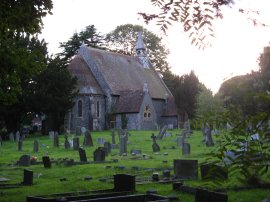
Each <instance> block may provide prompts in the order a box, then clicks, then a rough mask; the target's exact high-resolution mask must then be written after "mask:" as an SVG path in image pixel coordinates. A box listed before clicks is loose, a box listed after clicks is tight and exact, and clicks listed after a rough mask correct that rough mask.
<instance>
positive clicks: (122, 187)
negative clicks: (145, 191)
mask: <svg viewBox="0 0 270 202" xmlns="http://www.w3.org/2000/svg"><path fill="white" fill-rule="evenodd" d="M113 178H114V191H116V192H126V191H127V192H128V191H136V180H135V176H133V175H128V174H116V175H114V176H113ZM138 201H139V200H138ZM143 201H144V200H143Z"/></svg>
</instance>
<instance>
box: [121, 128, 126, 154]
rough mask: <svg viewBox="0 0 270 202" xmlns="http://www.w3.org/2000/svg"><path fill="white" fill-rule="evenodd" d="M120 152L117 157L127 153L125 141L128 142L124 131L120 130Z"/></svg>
mask: <svg viewBox="0 0 270 202" xmlns="http://www.w3.org/2000/svg"><path fill="white" fill-rule="evenodd" d="M119 138H120V141H119V143H120V148H119V149H120V151H119V155H123V154H124V153H125V154H126V153H127V141H128V134H127V132H126V131H124V130H122V129H120V135H119Z"/></svg>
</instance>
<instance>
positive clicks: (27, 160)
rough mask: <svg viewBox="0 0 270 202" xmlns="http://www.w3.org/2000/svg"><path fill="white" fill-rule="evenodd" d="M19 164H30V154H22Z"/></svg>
mask: <svg viewBox="0 0 270 202" xmlns="http://www.w3.org/2000/svg"><path fill="white" fill-rule="evenodd" d="M18 165H19V166H30V155H28V154H25V155H22V156H21V157H20V159H19V161H18Z"/></svg>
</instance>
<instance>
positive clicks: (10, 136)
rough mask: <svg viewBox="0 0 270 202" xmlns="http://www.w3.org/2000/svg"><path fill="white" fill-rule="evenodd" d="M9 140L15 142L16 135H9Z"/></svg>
mask: <svg viewBox="0 0 270 202" xmlns="http://www.w3.org/2000/svg"><path fill="white" fill-rule="evenodd" d="M9 140H10V141H11V142H14V134H13V132H11V133H9Z"/></svg>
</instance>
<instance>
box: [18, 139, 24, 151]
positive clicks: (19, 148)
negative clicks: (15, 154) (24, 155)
mask: <svg viewBox="0 0 270 202" xmlns="http://www.w3.org/2000/svg"><path fill="white" fill-rule="evenodd" d="M22 143H23V142H22V140H19V141H18V151H22Z"/></svg>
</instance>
